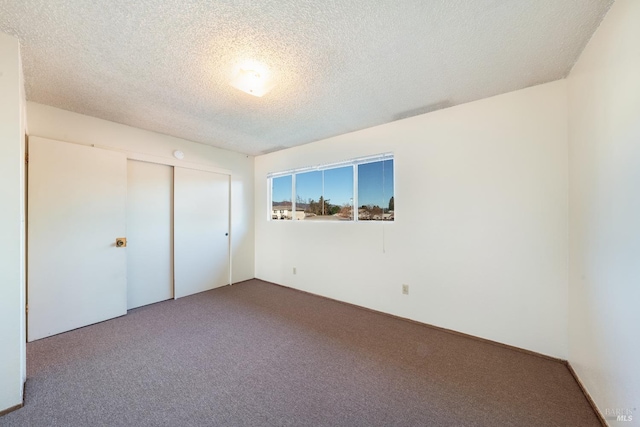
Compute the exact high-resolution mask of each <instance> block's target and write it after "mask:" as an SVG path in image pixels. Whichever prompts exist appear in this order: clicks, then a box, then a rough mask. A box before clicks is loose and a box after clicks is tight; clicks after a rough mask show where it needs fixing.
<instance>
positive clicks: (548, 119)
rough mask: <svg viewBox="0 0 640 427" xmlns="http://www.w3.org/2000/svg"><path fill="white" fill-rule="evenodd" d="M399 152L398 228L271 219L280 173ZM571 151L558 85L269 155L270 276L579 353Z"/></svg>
mask: <svg viewBox="0 0 640 427" xmlns="http://www.w3.org/2000/svg"><path fill="white" fill-rule="evenodd" d="M388 151H391V152H394V153H395V162H396V194H395V206H396V222H395V223H393V224H389V223H369V222H367V223H335V222H324V223H323V222H303V221H296V222H289V221H273V222H270V221H268V220H267V216H268V213H267V212H268V211H267V209H268V201H267V180H266V174H267V173H268V172H277V171H281V170H286V169H290V168H295V167H303V166H309V165H315V164H322V163H328V162H333V161H339V160H346V159H349V158H353V157H358V156H363V155H369V154H376V153H382V152H388ZM567 155H568V148H567V110H566V86H565V81H557V82H553V83H549V84H545V85H540V86H536V87H532V88H528V89H525V90H520V91H517V92H512V93H508V94H505V95H500V96H496V97H494V98H489V99H484V100H481V101H476V102H473V103H469V104H464V105H460V106H456V107H453V108H449V109H445V110H440V111H437V112H433V113H430V114H426V115H422V116H417V117H413V118H410V119H406V120H402V121H398V122H393V123H390V124H385V125H382V126H378V127H374V128H370V129H365V130H362V131H358V132H354V133H350V134H346V135H342V136H338V137H334V138H330V139H327V140H323V141H319V142H314V143H311V144H308V145H304V146H300V147H296V148H291V149H287V150H283V151H279V152H276V153H272V154H267V155H263V156H259V157H256V159H255V164H256V169H255V189H256V197H255V207H256V212H255V222H256V276H257V277H258V278H261V279H264V280H268V281H271V282H275V283H279V284H283V285H286V286H290V287H293V288H298V289H302V290H305V291H309V292H313V293H316V294H319V295H323V296H327V297H330V298H334V299H338V300H342V301H346V302H349V303H353V304H357V305H361V306H364V307H369V308H372V309H375V310H380V311H383V312H387V313H391V314H395V315H398V316H402V317H406V318H410V319H414V320H418V321H421V322H425V323H429V324H433V325H437V326H441V327H445V328H449V329H453V330H456V331H461V332H465V333H468V334H472V335H476V336H480V337H484V338H488V339H491V340H495V341H499V342H502V343H506V344H510V345H514V346H518V347H521V348H525V349H530V350H533V351H537V352H540V353H544V354H547V355H551V356H556V357H561V358H566V357H567V317H566V316H567V304H568V302H567V260H568V254H567V246H568V241H567V240H568V237H567V235H568V224H567V211H568V206H567V204H568V201H567V193H568V188H567V186H568V176H567V162H568V159H567ZM383 248H384V250H383ZM293 267H296V268H297V274H296V275H293V274H292V269H293ZM403 283H406V284H409V286H410V294H409V295H408V296H404V295H402V294H401V284H403Z"/></svg>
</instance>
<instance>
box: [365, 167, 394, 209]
mask: <svg viewBox="0 0 640 427" xmlns="http://www.w3.org/2000/svg"><path fill="white" fill-rule="evenodd" d="M394 204H395V200H394V197H393V160H384V161H380V162H373V163H365V164H361V165H358V205H360V206H359V208H358V220H361V221H370V220H371V221H382V220H385V221H393V220H394V212H393V211H394V208H395V206H394Z"/></svg>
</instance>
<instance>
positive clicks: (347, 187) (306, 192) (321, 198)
mask: <svg viewBox="0 0 640 427" xmlns="http://www.w3.org/2000/svg"><path fill="white" fill-rule="evenodd" d="M296 211H303V212H304V219H305V220H313V219H324V220H337V221H339V220H342V221H344V220H351V219H353V214H352V212H353V166H345V167H340V168H330V169H323V170H319V171H312V172H303V173H299V174H296Z"/></svg>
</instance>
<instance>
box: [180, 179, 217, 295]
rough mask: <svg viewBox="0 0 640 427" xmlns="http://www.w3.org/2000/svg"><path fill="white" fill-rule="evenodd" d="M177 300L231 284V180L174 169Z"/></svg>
mask: <svg viewBox="0 0 640 427" xmlns="http://www.w3.org/2000/svg"><path fill="white" fill-rule="evenodd" d="M173 207H174V217H173V218H174V268H175V297H176V298H180V297H183V296H186V295H191V294H195V293H197V292H202V291H206V290H209V289H213V288H217V287H219V286H224V285H227V284H229V237H228V233H229V176H228V175H222V174H217V173H213V172H204V171H198V170H193V169H185V168H179V167H176V168H174V204H173Z"/></svg>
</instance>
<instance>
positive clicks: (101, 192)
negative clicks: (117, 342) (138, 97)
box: [27, 137, 127, 341]
mask: <svg viewBox="0 0 640 427" xmlns="http://www.w3.org/2000/svg"><path fill="white" fill-rule="evenodd" d="M126 194H127V161H126V157H125V155H124V154H122V153H117V152H113V151H107V150H101V149H98V148H93V147H88V146H82V145H77V144H70V143H65V142H60V141H53V140H46V139H43V138H37V137H31V138H29V172H28V286H27V287H28V304H29V312H28V340H29V341H33V340H37V339H39V338H44V337H47V336H50V335H54V334H58V333H61V332H65V331H69V330H71V329H75V328H79V327H82V326H86V325H89V324H92V323H97V322H101V321H103V320H106V319H110V318H113V317H117V316H121V315H123V314H126V311H127V282H126V262H127V261H126V248H124V247H117V246H116V238H119V237H126V235H125V203H126Z"/></svg>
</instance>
